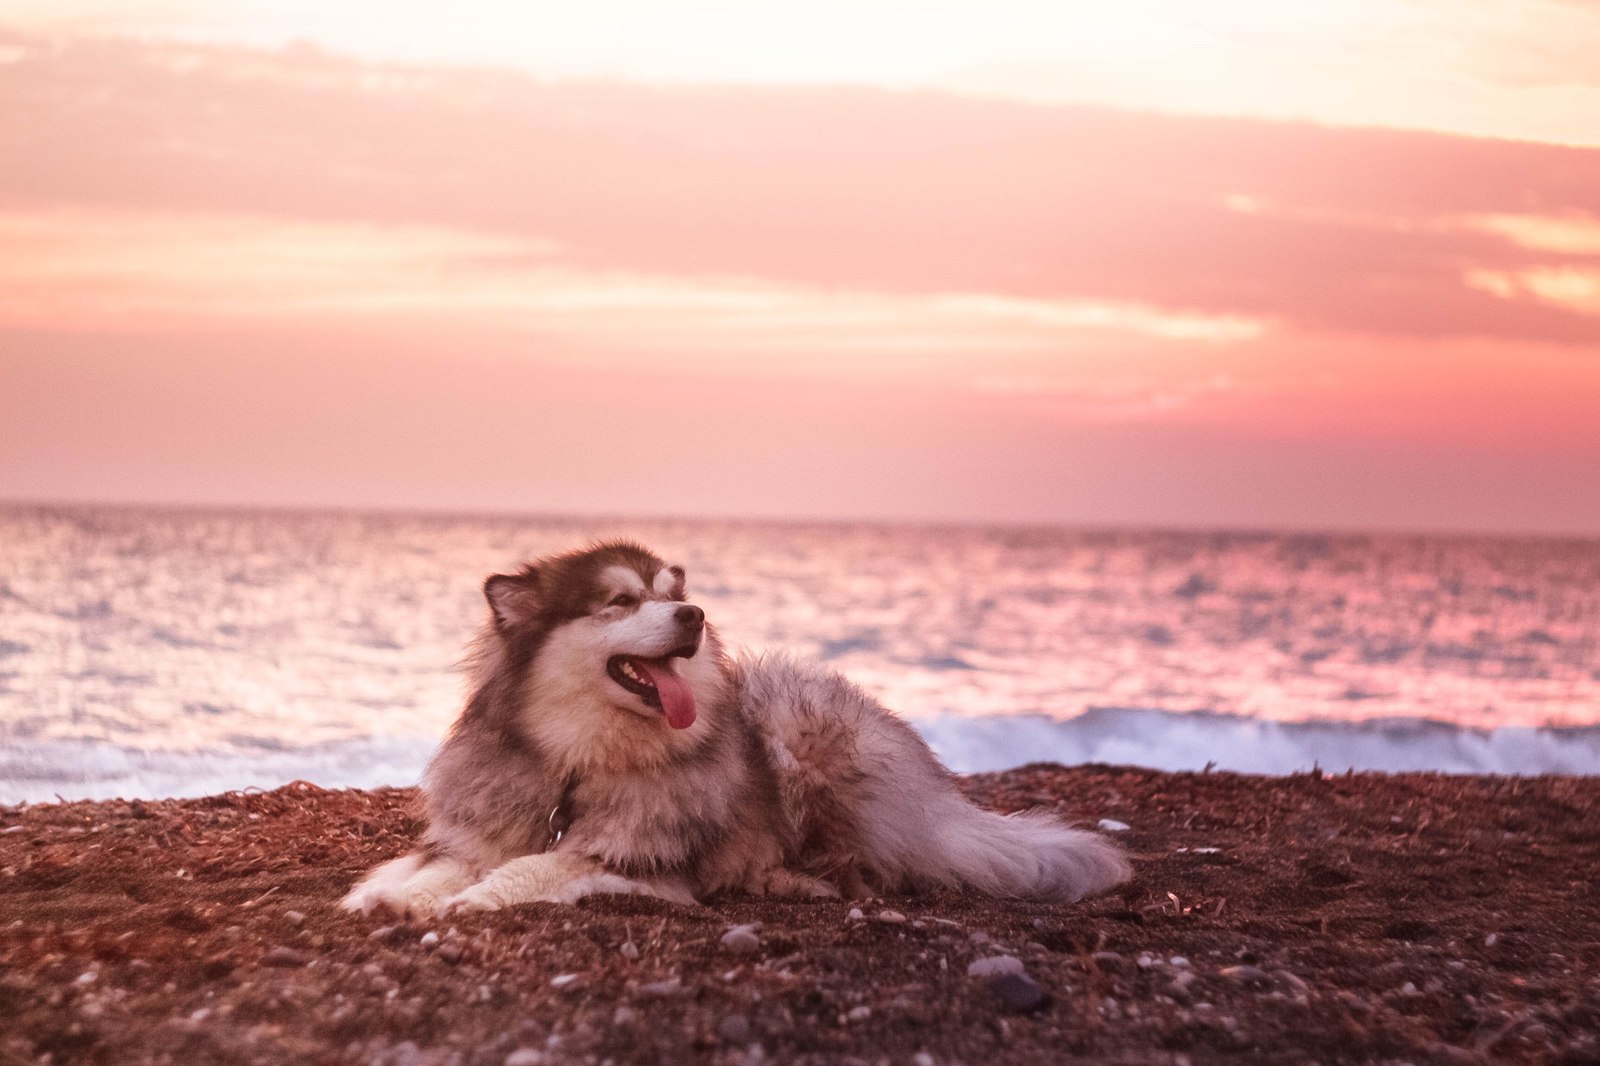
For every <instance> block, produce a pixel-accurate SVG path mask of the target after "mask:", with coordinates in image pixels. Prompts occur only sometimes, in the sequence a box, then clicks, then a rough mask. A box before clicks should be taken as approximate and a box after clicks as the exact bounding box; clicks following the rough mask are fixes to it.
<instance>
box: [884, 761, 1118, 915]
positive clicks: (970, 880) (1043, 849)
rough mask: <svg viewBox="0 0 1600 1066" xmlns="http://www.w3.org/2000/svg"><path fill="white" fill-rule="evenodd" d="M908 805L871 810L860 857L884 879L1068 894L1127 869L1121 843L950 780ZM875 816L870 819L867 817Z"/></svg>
mask: <svg viewBox="0 0 1600 1066" xmlns="http://www.w3.org/2000/svg"><path fill="white" fill-rule="evenodd" d="M941 784H942V785H943V788H944V790H946V791H943V793H942V794H941V795H938V796H937V797H924V802H922V803H919V804H916V805H915V807H912V805H911V804H908V803H907V802H906V798H905V797H898V798H897V799H896V800H893V801H890V802H888V803H887V804H886V805H880V806H879V811H878V813H880V814H889V815H891V817H890V818H889V819H888V820H887V821H880V820H876V819H873V818H871V817H870V815H869V818H868V819H867V824H866V825H865V826H864V827H863V828H864V829H866V833H865V834H864V835H865V836H866V838H867V839H866V844H867V848H866V851H867V854H866V855H864V856H862V858H864V859H865V860H866V862H867V865H868V866H869V867H872V868H873V869H874V870H875V872H876V873H877V874H878V876H879V877H880V878H881V879H882V880H883V881H884V882H885V883H886V884H896V883H905V884H908V885H913V886H929V885H937V886H941V887H946V888H970V889H975V890H977V891H979V892H984V893H987V894H989V895H992V896H1013V897H1020V898H1023V899H1041V900H1074V899H1080V898H1082V897H1084V896H1091V895H1094V894H1095V893H1098V892H1104V891H1105V890H1106V889H1108V888H1111V887H1112V886H1113V885H1117V884H1120V883H1122V882H1123V881H1126V880H1127V879H1128V876H1129V875H1130V873H1131V872H1132V870H1131V868H1130V867H1129V865H1128V860H1127V858H1126V857H1125V856H1124V855H1123V853H1122V849H1121V848H1119V847H1117V845H1116V844H1114V843H1112V842H1111V841H1110V840H1108V839H1107V838H1105V837H1103V836H1101V835H1099V834H1097V833H1090V832H1085V831H1084V830H1081V829H1072V828H1069V827H1068V826H1066V825H1063V824H1062V823H1061V821H1060V820H1059V819H1057V818H1056V817H1055V816H1054V815H1052V814H1050V813H1048V812H1045V811H1024V812H1023V813H1021V814H1009V815H1006V814H996V813H995V812H993V811H986V810H983V809H982V808H980V807H975V806H973V805H972V804H971V803H969V802H967V800H966V799H965V798H964V797H963V796H961V794H960V793H958V792H956V791H955V789H954V788H953V786H951V785H950V784H949V783H948V782H941ZM874 821H877V825H876V826H874V825H873V822H874Z"/></svg>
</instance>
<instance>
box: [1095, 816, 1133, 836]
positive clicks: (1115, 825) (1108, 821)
mask: <svg viewBox="0 0 1600 1066" xmlns="http://www.w3.org/2000/svg"><path fill="white" fill-rule="evenodd" d="M1096 824H1098V825H1099V826H1100V829H1101V831H1102V832H1106V833H1126V832H1127V831H1128V830H1130V829H1132V828H1133V826H1131V825H1129V824H1128V823H1127V822H1119V821H1117V820H1116V819H1115V818H1102V819H1100V821H1099V822H1098V823H1096Z"/></svg>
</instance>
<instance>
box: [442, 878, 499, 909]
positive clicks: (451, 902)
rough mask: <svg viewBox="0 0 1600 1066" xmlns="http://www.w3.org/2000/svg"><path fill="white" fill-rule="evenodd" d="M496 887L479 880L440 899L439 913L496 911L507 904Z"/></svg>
mask: <svg viewBox="0 0 1600 1066" xmlns="http://www.w3.org/2000/svg"><path fill="white" fill-rule="evenodd" d="M510 902H511V900H509V899H507V898H506V897H505V895H504V894H502V893H501V892H500V891H499V890H498V888H497V887H496V886H495V885H494V884H493V883H492V882H489V881H479V882H478V883H477V884H475V885H471V886H469V887H467V888H464V889H462V890H461V891H460V892H457V893H456V894H455V895H453V896H448V897H446V898H445V899H444V900H442V901H440V904H439V913H441V914H470V913H473V912H477V911H497V910H499V909H500V908H502V907H504V906H506V905H507V904H509V903H510Z"/></svg>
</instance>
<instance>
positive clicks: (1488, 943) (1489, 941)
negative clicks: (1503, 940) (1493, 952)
mask: <svg viewBox="0 0 1600 1066" xmlns="http://www.w3.org/2000/svg"><path fill="white" fill-rule="evenodd" d="M1498 943H1500V934H1499V933H1490V934H1489V935H1488V936H1486V937H1484V938H1483V946H1484V947H1486V948H1492V947H1494V946H1495V945H1496V944H1498Z"/></svg>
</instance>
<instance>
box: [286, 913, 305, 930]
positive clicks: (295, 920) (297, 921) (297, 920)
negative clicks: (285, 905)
mask: <svg viewBox="0 0 1600 1066" xmlns="http://www.w3.org/2000/svg"><path fill="white" fill-rule="evenodd" d="M283 920H284V921H286V922H288V923H289V924H290V925H294V926H301V925H304V924H306V916H305V915H304V914H302V913H300V912H299V911H284V912H283Z"/></svg>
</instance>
